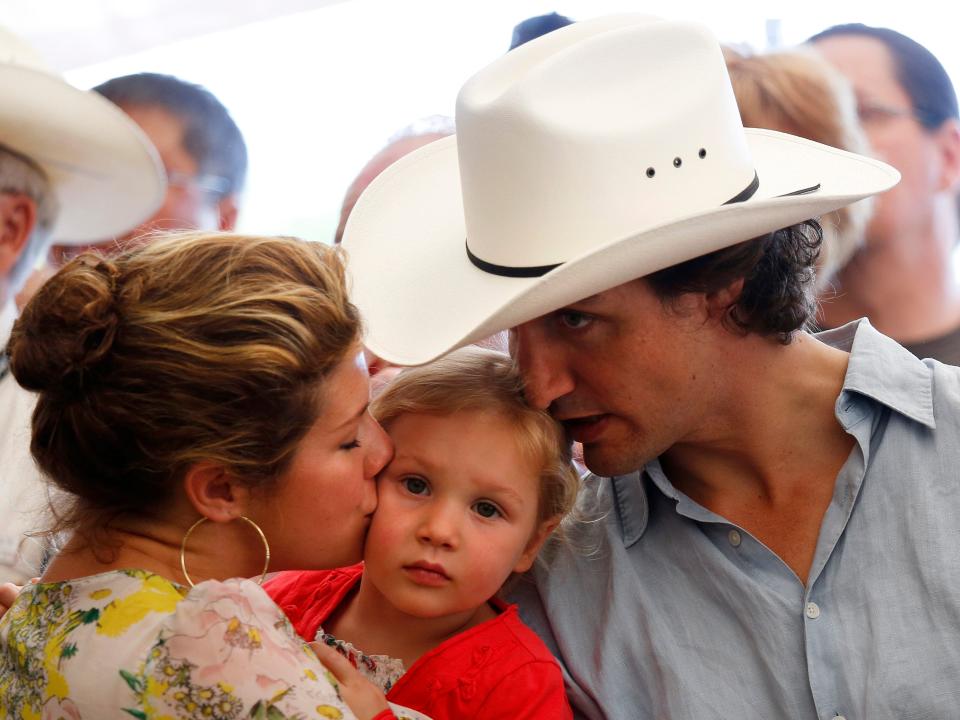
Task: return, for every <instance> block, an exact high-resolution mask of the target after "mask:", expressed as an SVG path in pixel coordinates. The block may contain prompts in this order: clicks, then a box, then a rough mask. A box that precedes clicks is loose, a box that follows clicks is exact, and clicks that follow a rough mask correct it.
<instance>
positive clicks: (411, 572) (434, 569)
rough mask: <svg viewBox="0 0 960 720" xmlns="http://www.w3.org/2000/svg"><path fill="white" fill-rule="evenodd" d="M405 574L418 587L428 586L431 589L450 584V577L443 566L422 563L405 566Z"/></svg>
mask: <svg viewBox="0 0 960 720" xmlns="http://www.w3.org/2000/svg"><path fill="white" fill-rule="evenodd" d="M403 570H404V572H406V573H407V575H408V576H409V577H410V579H411V580H413V581H414V582H415V583H417V584H418V585H427V586H429V587H440V586H441V585H446V584H447V583H448V582H450V576H449V575H447V572H446V570H444V569H443V566H442V565H435V564H433V563H428V562H421V563H414V564H413V565H404V566H403Z"/></svg>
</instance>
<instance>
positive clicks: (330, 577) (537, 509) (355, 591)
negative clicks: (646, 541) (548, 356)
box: [265, 347, 578, 720]
mask: <svg viewBox="0 0 960 720" xmlns="http://www.w3.org/2000/svg"><path fill="white" fill-rule="evenodd" d="M371 412H372V413H373V415H374V417H376V419H377V420H379V421H380V423H381V424H382V425H383V427H384V428H385V429H386V430H387V432H388V433H389V435H390V437H391V438H392V439H393V442H394V445H395V446H396V454H395V455H394V458H393V460H392V461H391V462H390V464H389V465H388V466H387V467H386V468H385V469H384V470H383V471H382V472H381V474H380V476H379V478H378V493H379V504H378V507H377V511H376V513H375V515H374V518H373V521H372V523H371V526H370V530H369V534H368V536H367V542H366V551H365V556H364V557H365V562H364V563H363V564H360V565H355V566H353V567H348V568H343V569H340V570H332V571H309V572H285V573H280V574H279V575H277V576H275V577H274V578H273V579H272V580H271V581H270V582H268V583H267V585H266V586H265V587H266V589H267V591H268V593H269V594H270V595H271V596H272V597H273V598H274V600H276V602H277V604H278V605H280V606H281V607H282V608H283V609H284V610H285V611H286V612H287V614H288V616H289V617H290V619H291V620H292V621H293V624H294V626H295V627H296V629H297V631H298V632H299V633H300V634H301V636H303V637H304V638H306V639H308V640H314V639H316V640H319V641H322V642H323V643H326V644H328V645H332V646H336V647H337V648H339V649H340V650H341V652H343V653H344V654H346V655H347V656H348V657H349V658H350V659H351V661H352V662H353V663H354V665H356V667H357V668H358V669H359V670H360V671H361V673H363V674H364V675H366V676H367V677H368V678H369V679H371V680H372V681H373V682H374V683H375V684H376V685H378V686H379V687H380V688H381V689H382V690H383V691H384V692H385V693H386V694H387V699H388V700H390V701H391V702H394V703H398V704H400V705H404V706H406V707H409V708H412V709H414V710H417V711H420V712H423V713H425V714H427V715H429V716H430V717H431V718H434V720H444V719H446V718H450V719H453V718H456V719H457V720H463V719H465V718H494V717H498V718H500V717H502V718H569V717H572V715H571V711H570V708H569V706H568V704H567V700H566V695H565V693H564V689H563V680H562V677H561V673H560V669H559V666H558V665H557V663H556V661H555V660H554V659H553V656H552V655H551V654H550V652H549V651H548V650H547V648H546V647H545V646H544V645H543V643H542V642H541V641H540V639H539V638H538V637H537V636H536V635H534V633H533V632H532V631H531V630H530V629H529V628H527V627H526V626H525V625H524V624H523V623H522V622H521V621H520V619H519V616H518V615H517V608H516V606H515V605H509V606H508V605H506V604H505V603H503V602H502V601H501V600H500V599H499V598H497V597H496V594H497V592H498V590H499V589H500V587H501V585H503V583H504V582H505V581H506V580H507V579H508V578H509V577H510V576H511V575H512V574H513V573H521V572H524V571H526V570H528V569H529V568H530V566H531V565H532V564H533V562H534V560H535V559H536V556H537V552H538V551H539V549H540V547H541V545H542V544H543V543H544V541H545V540H546V539H547V537H548V536H549V535H550V533H551V531H552V530H553V529H554V528H555V527H556V526H557V524H558V523H559V521H560V519H561V518H562V517H563V515H564V514H565V513H566V512H567V511H568V510H569V509H570V507H571V506H572V504H573V501H574V498H575V495H576V490H577V485H578V476H577V474H576V472H575V470H574V469H573V467H572V465H571V463H570V455H569V447H568V445H567V444H566V443H565V442H564V440H563V431H562V430H561V429H560V428H559V426H558V425H557V424H556V423H555V422H554V421H553V420H552V419H551V418H550V417H549V416H548V415H547V414H546V413H543V412H539V411H536V410H533V409H531V408H530V407H529V406H528V405H526V403H525V402H524V400H523V395H522V388H521V382H520V379H519V377H518V375H517V373H516V371H515V370H514V368H513V365H512V363H511V361H510V360H509V358H508V357H506V356H505V355H503V354H501V353H498V352H494V351H490V350H483V349H480V348H477V347H469V348H464V349H462V350H459V351H457V352H455V353H452V354H451V355H449V356H447V357H446V358H444V359H441V360H439V361H437V362H435V363H432V364H430V365H427V366H424V367H419V368H412V369H408V370H405V371H404V372H402V373H401V374H400V375H399V376H398V377H397V379H396V380H394V381H393V382H392V383H391V384H390V385H389V386H387V387H386V389H385V390H384V391H383V392H382V393H381V394H380V395H379V396H378V397H377V398H376V399H375V400H374V402H373V403H372V405H371ZM318 530H321V531H322V529H318Z"/></svg>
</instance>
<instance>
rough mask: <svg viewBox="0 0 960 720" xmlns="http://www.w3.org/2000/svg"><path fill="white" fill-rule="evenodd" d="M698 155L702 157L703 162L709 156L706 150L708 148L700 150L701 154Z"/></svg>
mask: <svg viewBox="0 0 960 720" xmlns="http://www.w3.org/2000/svg"><path fill="white" fill-rule="evenodd" d="M697 154H698V155H699V156H700V159H701V160H703V158H705V157H706V156H707V149H706V148H700V152H699V153H697Z"/></svg>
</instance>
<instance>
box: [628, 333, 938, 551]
mask: <svg viewBox="0 0 960 720" xmlns="http://www.w3.org/2000/svg"><path fill="white" fill-rule="evenodd" d="M815 337H816V338H817V339H818V340H820V341H821V342H824V343H826V344H827V345H830V346H831V347H835V348H837V349H840V350H844V351H846V352H849V353H850V360H849V363H848V365H847V374H846V376H845V377H844V381H843V389H842V390H841V391H840V396H839V397H838V398H837V408H838V416H839V417H840V421H841V422H843V423H844V426H845V427H847V425H849V424H851V423H852V422H854V421H855V420H856V419H858V418H856V417H853V416H851V415H849V414H844V415H842V416H840V415H839V408H841V407H844V408H846V407H847V406H848V405H849V403H848V402H846V401H847V399H848V398H849V396H850V395H851V394H855V395H862V396H864V397H867V398H870V399H872V400H874V401H876V402H878V403H880V404H882V405H886V406H887V407H889V408H890V409H892V410H894V411H895V412H898V413H901V414H902V415H905V416H906V417H908V418H910V419H911V420H914V421H916V422H919V423H921V424H922V425H926V426H927V427H929V428H935V427H936V423H935V422H934V417H933V371H932V369H931V368H930V367H929V366H928V365H927V364H926V363H924V362H922V361H921V360H918V359H917V358H916V357H914V356H913V354H911V353H910V351H909V350H907V349H905V348H904V347H903V346H901V345H899V344H898V343H897V342H896V341H894V340H891V339H890V338H888V337H887V336H886V335H883V334H882V333H880V332H878V331H877V330H876V329H875V328H874V327H873V326H872V325H871V324H870V322H869V321H868V320H867V319H866V318H863V319H860V320H855V321H854V322H851V323H848V324H846V325H843V326H842V327H839V328H836V329H834V330H828V331H826V332H821V333H817V334H816V335H815ZM644 476H646V477H647V478H649V482H651V483H652V484H654V485H656V487H657V488H659V489H660V491H661V492H662V493H663V494H664V495H665V496H667V497H670V498H673V499H674V500H677V501H678V502H680V503H683V502H684V501H686V503H687V504H689V505H690V507H689V508H686V512H684V513H683V514H685V515H688V516H690V517H693V518H694V519H699V520H702V521H711V520H715V519H717V518H716V516H714V515H713V513H710V512H709V511H708V510H705V509H703V508H700V507H699V506H698V505H696V504H695V503H692V502H691V501H690V500H689V499H687V498H686V496H685V495H682V494H681V493H679V492H678V491H677V490H676V489H675V488H674V487H673V485H672V484H671V483H670V481H669V479H668V478H667V477H666V475H664V473H663V470H662V469H661V467H660V461H659V459H655V460H652V461H650V462H649V463H647V465H646V466H645V467H644V469H643V470H642V471H639V472H635V473H632V474H630V475H621V476H617V477H613V478H611V479H610V483H611V488H612V490H613V499H614V502H615V504H616V508H617V515H618V516H619V519H620V530H621V532H622V534H623V544H624V545H625V546H626V547H630V546H631V545H633V544H634V543H635V542H637V541H638V540H639V539H640V538H641V536H642V535H643V533H644V531H646V529H647V521H648V519H649V516H650V499H649V497H648V488H647V482H646V481H645V480H644ZM679 509H681V508H680V506H678V510H679ZM699 514H703V517H699Z"/></svg>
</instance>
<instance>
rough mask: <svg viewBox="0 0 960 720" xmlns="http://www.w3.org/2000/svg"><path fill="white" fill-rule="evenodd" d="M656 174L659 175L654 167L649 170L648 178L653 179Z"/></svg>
mask: <svg viewBox="0 0 960 720" xmlns="http://www.w3.org/2000/svg"><path fill="white" fill-rule="evenodd" d="M656 174H657V171H656V170H654V169H653V168H652V167H649V168H647V177H653V176H654V175H656Z"/></svg>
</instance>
